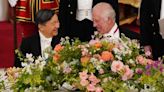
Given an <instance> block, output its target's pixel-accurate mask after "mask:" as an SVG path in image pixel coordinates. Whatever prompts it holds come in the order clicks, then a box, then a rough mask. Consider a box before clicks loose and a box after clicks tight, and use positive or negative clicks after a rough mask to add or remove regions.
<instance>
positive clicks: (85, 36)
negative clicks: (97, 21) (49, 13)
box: [59, 0, 119, 41]
mask: <svg viewBox="0 0 164 92" xmlns="http://www.w3.org/2000/svg"><path fill="white" fill-rule="evenodd" d="M99 2H107V3H110V4H111V5H112V7H114V10H115V11H116V16H117V19H116V20H117V22H119V16H118V0H60V3H59V21H60V23H61V26H60V30H61V31H60V32H61V33H60V34H62V36H63V37H65V36H69V37H70V38H79V39H80V40H81V41H89V40H90V39H91V35H93V33H94V31H95V30H96V29H95V28H94V27H93V22H92V11H91V10H92V7H93V6H94V5H96V4H97V3H99Z"/></svg>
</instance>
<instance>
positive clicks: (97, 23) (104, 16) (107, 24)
mask: <svg viewBox="0 0 164 92" xmlns="http://www.w3.org/2000/svg"><path fill="white" fill-rule="evenodd" d="M92 16H93V25H94V27H96V29H97V31H98V32H99V33H100V34H103V35H104V36H111V37H113V38H119V37H120V36H119V34H120V33H119V28H118V26H117V23H116V22H115V17H116V13H115V11H114V9H113V8H112V6H111V5H110V4H108V3H105V2H101V3H98V4H96V5H95V6H94V7H93V11H92Z"/></svg>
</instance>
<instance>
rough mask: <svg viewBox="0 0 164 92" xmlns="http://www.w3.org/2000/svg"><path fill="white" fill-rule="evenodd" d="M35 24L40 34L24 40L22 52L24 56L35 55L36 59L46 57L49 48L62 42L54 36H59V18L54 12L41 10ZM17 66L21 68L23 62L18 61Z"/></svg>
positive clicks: (21, 47)
mask: <svg viewBox="0 0 164 92" xmlns="http://www.w3.org/2000/svg"><path fill="white" fill-rule="evenodd" d="M35 23H36V25H37V26H38V33H37V34H35V35H33V36H31V37H28V38H25V39H23V41H22V43H21V46H20V51H21V52H22V54H23V55H24V56H26V53H28V54H33V56H35V57H37V56H43V57H44V53H43V52H44V50H45V49H46V48H47V47H49V46H52V47H54V46H55V45H56V44H58V43H59V41H60V40H59V39H57V38H54V36H57V34H58V28H59V21H58V16H57V14H55V12H54V11H52V10H47V9H44V10H39V12H38V13H37V16H36V20H35ZM18 61H19V60H18ZM15 66H18V67H19V66H21V62H17V61H16V63H15Z"/></svg>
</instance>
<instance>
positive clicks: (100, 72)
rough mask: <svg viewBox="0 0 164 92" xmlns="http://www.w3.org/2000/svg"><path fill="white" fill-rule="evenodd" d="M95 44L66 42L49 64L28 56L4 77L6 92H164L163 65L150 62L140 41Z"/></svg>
mask: <svg viewBox="0 0 164 92" xmlns="http://www.w3.org/2000/svg"><path fill="white" fill-rule="evenodd" d="M92 38H93V39H92V40H91V41H90V42H89V43H87V42H84V43H83V42H80V41H79V40H78V39H76V40H74V41H70V39H69V38H68V37H66V38H65V39H64V38H63V39H61V42H60V43H59V44H58V45H56V47H55V48H54V50H52V49H51V48H47V49H46V50H45V54H46V57H44V58H43V57H33V56H32V55H31V54H27V55H26V58H24V59H23V60H24V62H23V63H22V66H23V68H14V67H13V68H9V69H7V70H6V71H5V72H4V73H2V74H1V76H0V77H1V78H0V91H3V92H4V91H14V92H52V91H54V92H55V90H62V91H61V92H64V91H66V92H68V91H80V92H164V88H163V86H164V65H163V62H162V61H163V60H162V59H160V60H159V61H153V60H151V59H147V58H146V56H145V55H144V54H142V49H141V48H140V45H139V44H138V41H137V40H130V39H129V38H127V37H125V36H124V35H123V36H122V37H121V38H120V39H112V38H110V37H103V36H101V35H98V34H96V35H95V36H93V37H92Z"/></svg>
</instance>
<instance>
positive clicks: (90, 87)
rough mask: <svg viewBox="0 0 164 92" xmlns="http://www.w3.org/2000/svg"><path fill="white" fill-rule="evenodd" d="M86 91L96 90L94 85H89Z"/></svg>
mask: <svg viewBox="0 0 164 92" xmlns="http://www.w3.org/2000/svg"><path fill="white" fill-rule="evenodd" d="M87 90H88V91H95V90H96V88H95V86H94V85H92V84H89V85H88V86H87Z"/></svg>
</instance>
